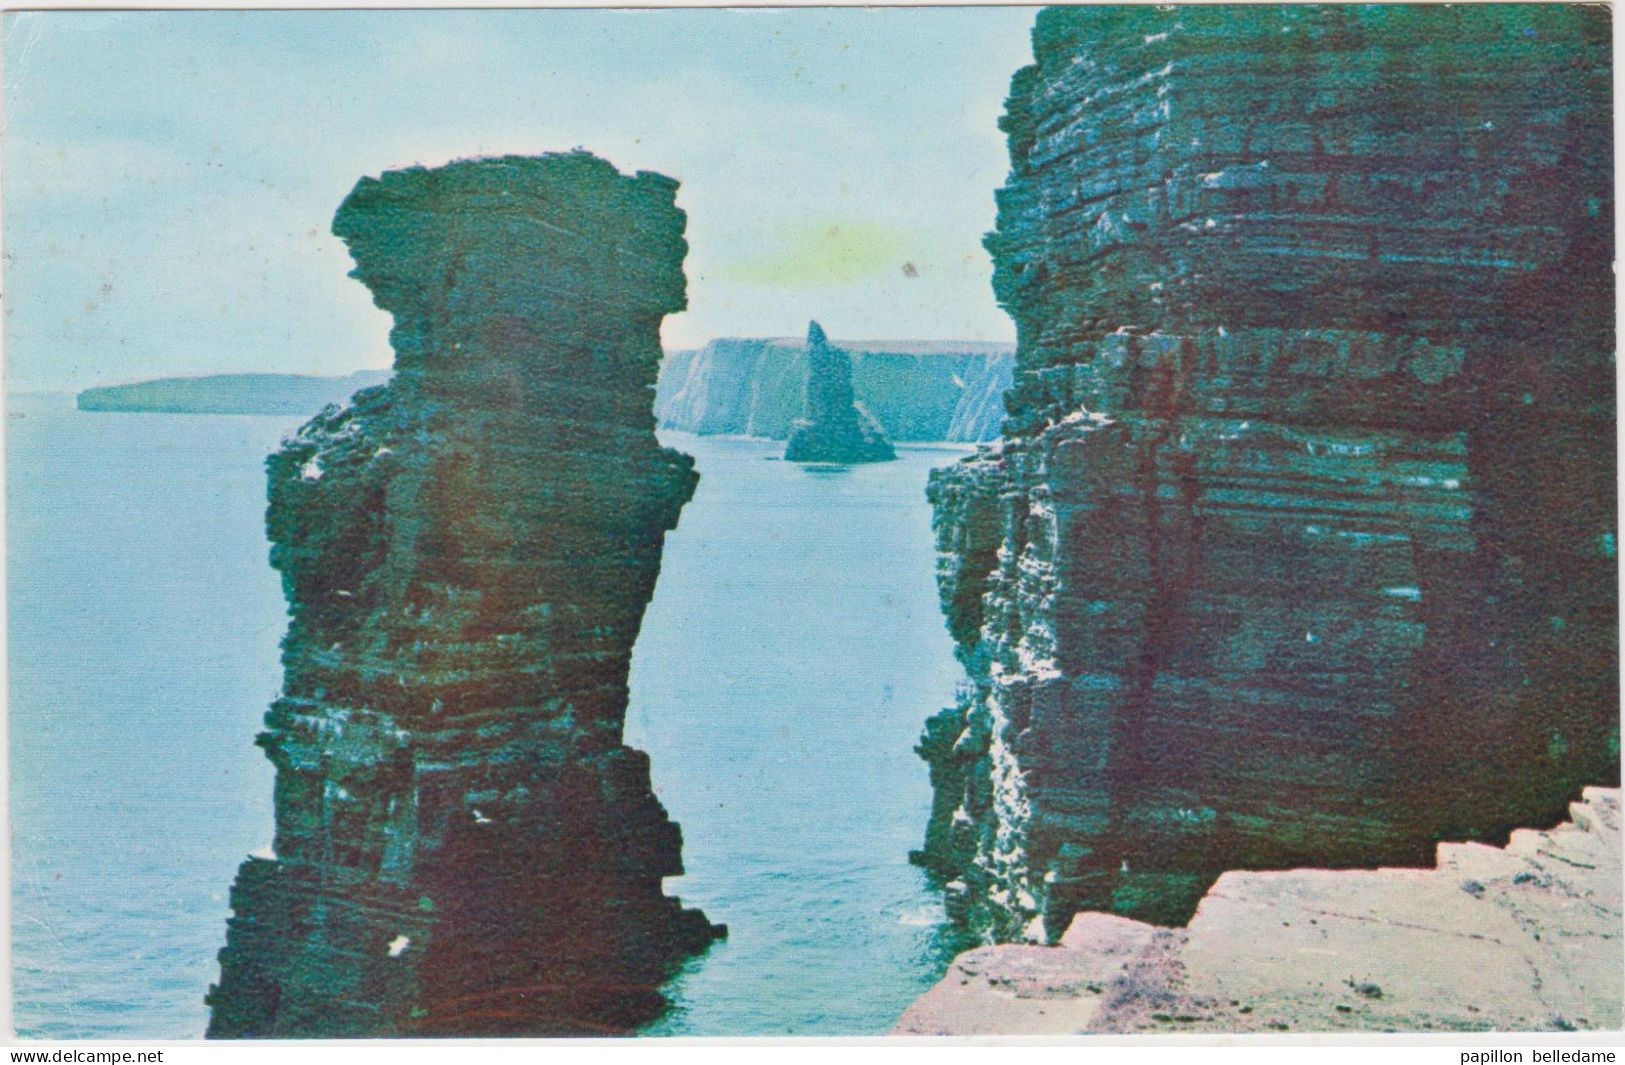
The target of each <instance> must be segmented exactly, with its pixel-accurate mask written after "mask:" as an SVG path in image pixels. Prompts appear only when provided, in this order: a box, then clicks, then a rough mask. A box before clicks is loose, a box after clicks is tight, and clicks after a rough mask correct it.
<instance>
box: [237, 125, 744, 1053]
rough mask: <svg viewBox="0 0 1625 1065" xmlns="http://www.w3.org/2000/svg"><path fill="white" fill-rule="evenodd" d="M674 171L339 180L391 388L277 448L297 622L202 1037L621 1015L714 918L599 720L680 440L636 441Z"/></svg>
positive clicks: (674, 512)
mask: <svg viewBox="0 0 1625 1065" xmlns="http://www.w3.org/2000/svg"><path fill="white" fill-rule="evenodd" d="M676 187H677V186H676V182H674V181H672V180H670V179H669V178H665V177H662V176H660V175H658V174H651V173H639V174H637V175H636V176H635V177H628V176H624V175H622V174H620V173H618V172H617V171H616V170H615V169H614V167H612V166H611V165H610V164H608V163H606V162H604V161H603V160H600V159H597V158H595V157H593V156H591V155H588V154H585V153H581V152H577V153H571V154H563V155H547V156H541V157H536V158H520V157H507V158H501V159H482V160H468V161H462V162H457V163H452V164H450V165H448V166H445V167H441V168H438V169H432V170H428V169H422V168H413V169H409V170H399V171H392V172H389V173H386V174H384V175H383V176H382V177H380V178H377V179H371V178H368V179H364V180H362V181H361V182H360V183H359V184H358V185H357V186H356V188H355V190H354V191H353V192H351V194H350V196H349V197H348V198H347V199H346V200H345V201H344V204H343V205H342V206H341V207H340V208H339V211H338V214H337V217H336V218H335V220H334V227H333V228H334V232H335V233H336V234H338V236H340V237H341V238H342V239H343V240H344V241H345V243H346V244H347V245H348V246H349V249H350V252H351V254H352V256H353V257H354V259H355V262H356V270H355V273H354V276H356V277H357V278H359V279H360V280H361V281H362V282H363V283H365V284H366V285H367V287H368V288H369V289H371V290H372V293H373V296H374V299H375V300H376V302H377V303H378V305H379V306H380V307H382V308H383V309H385V310H387V311H389V312H390V313H391V314H392V315H393V316H394V319H395V325H394V329H393V331H392V333H391V341H392V344H393V346H394V348H395V352H396V363H395V376H394V378H393V379H392V380H391V381H390V382H389V384H388V385H386V386H383V387H379V388H372V389H368V390H366V391H363V392H360V393H358V394H357V395H356V396H355V397H354V399H353V400H352V402H351V403H350V405H349V406H348V407H345V408H343V409H339V408H329V409H328V410H327V411H325V412H324V413H323V414H321V415H319V416H318V417H316V418H315V419H313V420H312V421H310V422H309V423H308V424H306V425H305V426H304V427H303V428H302V429H301V430H300V431H299V432H298V434H297V435H295V436H294V437H293V438H292V439H290V440H289V441H287V443H286V444H285V445H284V447H283V449H282V450H281V451H279V452H278V453H277V454H275V455H273V456H272V457H271V458H270V460H269V461H268V463H267V467H268V471H269V480H270V490H269V498H270V506H269V510H268V512H267V519H266V520H267V527H268V530H269V533H270V539H271V541H272V544H273V547H272V556H271V557H272V564H273V565H274V566H275V567H276V568H277V569H278V570H280V571H281V573H282V577H283V586H284V588H285V590H286V593H287V598H288V603H289V610H290V615H291V620H290V623H289V628H288V634H287V637H286V639H285V640H284V642H283V662H284V668H285V679H284V683H283V691H282V694H281V697H280V698H278V699H277V701H276V702H275V703H274V704H273V705H272V707H271V710H270V712H269V714H267V716H266V731H265V732H264V733H263V734H262V735H261V736H260V739H259V743H260V745H261V746H262V747H263V748H264V749H265V751H266V754H267V755H268V756H269V757H270V759H271V760H272V762H273V763H275V765H276V768H277V780H276V837H275V858H274V859H272V858H252V859H250V860H249V861H248V862H246V863H245V864H244V865H243V867H242V869H241V872H240V874H239V876H238V879H237V882H236V884H235V885H234V886H233V888H232V894H231V903H232V909H233V913H234V916H233V917H232V918H231V920H230V925H229V930H228V933H227V942H226V947H225V949H224V950H223V951H222V952H221V956H220V959H221V976H220V983H219V985H218V986H217V987H216V988H214V989H213V990H212V991H211V993H210V996H209V1003H210V1006H211V1007H212V1014H211V1020H210V1026H209V1034H210V1035H211V1036H215V1037H273V1036H323V1037H325V1036H406V1035H436V1034H445V1035H452V1034H456V1035H471V1034H478V1035H492V1034H536V1035H542V1034H589V1033H625V1032H629V1031H631V1030H632V1029H633V1028H635V1027H636V1026H637V1025H638V1024H641V1023H644V1022H645V1021H647V1020H649V1019H651V1018H652V1017H653V1016H655V1015H656V1014H657V1013H658V1011H659V1010H660V1009H661V1007H662V1004H663V1000H662V998H661V996H660V994H659V990H658V989H659V987H660V986H661V984H662V983H663V982H664V980H665V979H666V978H667V977H668V976H669V975H670V974H671V973H672V972H673V971H674V969H675V967H676V965H677V963H679V962H680V961H681V960H682V959H683V958H685V957H686V956H688V955H690V954H693V953H695V952H696V951H699V950H702V949H703V948H704V947H705V946H706V945H707V944H708V943H710V942H711V941H712V940H713V939H715V938H716V937H717V936H718V935H720V934H722V932H723V930H722V929H721V928H720V927H718V926H713V925H711V924H710V923H709V922H708V921H707V920H706V919H705V917H704V916H703V915H701V914H700V913H699V912H698V911H696V910H685V909H683V908H682V907H681V906H680V905H679V903H678V901H677V900H676V899H673V898H670V897H667V896H666V895H665V894H664V893H663V892H662V886H661V884H662V880H663V879H664V878H665V877H668V876H673V875H677V874H679V873H681V872H682V859H681V853H680V850H681V834H680V832H679V830H678V828H677V826H676V825H675V824H673V823H672V822H671V821H670V820H668V819H667V817H666V813H665V810H664V809H663V808H662V807H661V805H660V803H659V801H658V800H657V799H656V798H655V796H654V794H653V793H652V791H651V790H650V782H649V764H648V759H647V757H646V756H645V755H644V754H643V753H642V752H639V751H635V750H632V749H631V748H628V747H627V746H625V745H624V744H623V743H622V741H621V729H622V722H623V719H624V716H625V713H626V704H627V671H628V665H629V660H630V655H631V652H632V646H633V643H634V641H635V640H636V638H637V634H638V628H639V626H640V624H641V622H642V618H643V612H644V608H645V607H646V605H647V604H648V602H649V599H650V596H651V594H652V592H653V589H654V582H655V578H656V575H657V574H658V572H659V569H660V554H661V548H662V544H663V542H664V537H665V534H666V532H667V530H669V529H671V528H673V527H674V526H675V525H676V523H677V518H678V512H679V510H680V509H681V508H682V506H683V504H684V503H685V502H687V500H688V499H689V497H690V496H691V495H692V493H693V491H694V486H695V483H696V481H697V479H698V478H697V475H696V474H695V473H694V471H693V463H692V460H691V459H690V458H689V457H688V456H686V455H682V454H680V453H678V452H675V451H670V450H667V449H664V448H662V447H661V446H660V445H659V444H658V443H657V442H656V440H655V435H654V419H653V415H652V413H651V410H650V403H651V388H652V386H653V384H654V381H655V375H656V371H657V368H658V366H659V361H660V346H659V326H660V321H661V318H662V317H663V316H664V315H666V314H669V313H672V312H674V311H678V310H681V309H682V308H683V307H684V306H685V304H686V298H685V291H684V278H683V272H682V263H683V258H684V255H685V254H686V251H687V245H686V243H685V241H684V239H683V227H684V216H683V213H682V212H681V211H679V210H678V209H677V208H676V207H675V206H674V202H673V200H674V196H675V192H676Z"/></svg>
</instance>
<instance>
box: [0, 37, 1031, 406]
mask: <svg viewBox="0 0 1625 1065" xmlns="http://www.w3.org/2000/svg"><path fill="white" fill-rule="evenodd" d="M1033 17H1034V12H1033V9H1031V8H962V9H941V8H937V9H852V8H847V9H801V10H767V11H750V10H733V11H716V10H709V11H706V10H689V11H677V10H667V11H559V10H554V11H455V12H454V11H418V12H408V11H347V12H346V11H304V12H268V11H258V12H186V11H179V12H66V11H53V12H44V13H12V14H8V15H7V16H6V19H5V23H4V34H5V122H6V126H5V137H4V167H5V171H4V180H5V215H4V225H5V259H6V261H5V281H6V299H5V304H6V308H5V341H6V374H7V387H8V388H10V389H12V390H38V389H52V390H57V389H61V390H66V389H77V388H82V387H85V386H87V385H91V384H97V383H106V382H114V381H126V380H136V379H140V378H144V377H154V376H162V375H171V374H199V373H214V372H221V371H228V370H268V371H280V372H295V373H344V372H348V371H350V370H354V369H360V368H363V367H377V366H385V365H388V363H389V359H390V355H389V347H388V327H389V322H388V318H387V316H386V315H384V314H383V312H381V311H379V310H377V309H376V308H374V307H373V306H372V303H371V300H370V299H369V297H368V295H367V293H366V291H365V289H364V288H362V286H361V285H360V284H359V283H357V282H355V281H353V280H351V279H349V278H348V277H346V274H347V273H348V271H349V269H350V265H351V264H350V261H349V256H348V255H347V253H346V252H345V250H344V247H343V245H342V244H341V243H340V242H339V241H338V240H337V239H336V238H334V237H333V236H332V235H331V234H330V232H329V225H330V222H331V220H332V214H333V211H334V209H335V208H336V207H337V206H338V204H339V201H340V200H342V199H343V197H344V195H345V193H346V192H348V191H349V189H350V187H351V186H352V185H353V184H354V183H355V181H356V179H357V178H359V177H361V176H362V175H366V174H376V173H378V172H380V171H382V170H386V169H390V168H393V167H398V166H403V165H409V164H412V163H420V162H421V163H427V164H435V163H440V162H444V161H446V160H448V159H453V158H457V157H460V156H466V155H483V154H500V153H507V152H525V153H530V152H542V151H553V150H563V149H569V148H574V147H577V146H579V147H583V148H586V149H588V150H591V151H594V152H597V153H598V154H600V155H602V156H604V157H606V158H608V159H609V160H611V161H612V162H614V163H615V164H616V165H617V166H619V167H620V168H621V169H622V170H626V171H630V170H633V169H652V170H659V171H661V172H663V173H667V174H670V175H672V176H673V177H676V178H677V179H679V180H680V181H681V182H682V190H681V191H680V193H679V196H678V203H679V204H680V205H681V206H682V207H683V208H684V209H686V210H687V211H688V216H689V228H688V237H689V243H690V254H689V259H688V263H687V272H688V277H689V310H688V311H687V312H685V313H683V314H680V315H675V316H672V317H671V318H668V319H667V321H666V326H665V333H664V336H665V339H666V342H667V344H668V345H669V346H679V347H680V346H690V345H698V344H700V343H703V342H704V341H706V340H708V339H710V338H711V337H714V336H757V335H783V334H793V333H799V332H800V331H802V330H803V329H805V327H806V322H807V320H808V319H809V318H817V319H819V320H820V321H821V322H823V323H824V325H825V326H826V328H827V329H828V330H829V331H830V333H831V335H833V336H836V337H849V338H930V339H946V338H963V339H978V338H983V339H1000V340H1003V339H1009V338H1010V337H1011V336H1012V335H1013V331H1012V329H1011V326H1010V323H1009V321H1008V319H1007V318H1006V317H1005V316H1004V314H1003V313H1002V312H1000V311H999V309H998V307H997V306H996V305H995V303H994V302H993V298H992V294H991V292H990V291H989V288H988V278H989V275H990V266H989V264H988V260H987V255H986V253H985V252H984V251H983V250H982V247H981V237H982V234H983V233H984V232H985V231H986V230H987V229H988V228H989V227H990V226H991V225H992V221H993V190H994V189H995V188H996V187H998V186H999V185H1000V184H1002V182H1003V180H1004V175H1005V170H1006V163H1007V160H1006V157H1005V154H1004V144H1003V138H1002V135H1001V134H1000V133H999V132H998V129H997V127H996V125H995V123H996V121H997V118H998V115H999V112H1000V109H1001V107H1002V103H1003V100H1004V96H1005V92H1006V90H1007V88H1008V86H1009V79H1010V75H1011V74H1012V73H1013V72H1014V71H1015V70H1016V68H1017V67H1019V66H1021V65H1023V64H1024V63H1026V62H1028V61H1029V57H1030V50H1029V43H1028V31H1029V30H1030V28H1031V25H1032V21H1033ZM905 263H908V264H912V265H913V267H914V269H913V271H912V272H913V273H914V274H916V275H917V276H912V277H911V276H909V274H908V272H905V270H904V269H903V266H904V264H905Z"/></svg>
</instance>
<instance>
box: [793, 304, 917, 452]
mask: <svg viewBox="0 0 1625 1065" xmlns="http://www.w3.org/2000/svg"><path fill="white" fill-rule="evenodd" d="M896 457H897V452H895V451H893V450H892V446H891V441H889V440H887V439H886V434H885V432H883V431H882V430H881V428H880V425H879V423H878V422H876V421H875V420H874V418H872V417H870V416H869V412H868V411H867V410H865V409H864V408H863V405H862V404H861V403H859V402H857V399H856V398H855V397H854V396H853V394H852V360H851V359H850V358H848V357H847V354H846V352H844V351H842V350H841V349H840V348H837V347H832V346H831V345H830V343H829V340H828V338H826V337H825V336H824V330H823V327H822V326H820V325H819V324H818V323H817V322H812V323H809V324H808V326H807V416H806V417H805V418H804V419H802V420H801V421H798V422H796V423H795V425H794V426H792V428H791V432H790V443H789V444H788V445H787V446H786V447H785V449H784V458H785V460H786V461H787V462H827V463H836V464H840V465H851V464H854V463H859V462H889V461H890V460H892V459H894V458H896Z"/></svg>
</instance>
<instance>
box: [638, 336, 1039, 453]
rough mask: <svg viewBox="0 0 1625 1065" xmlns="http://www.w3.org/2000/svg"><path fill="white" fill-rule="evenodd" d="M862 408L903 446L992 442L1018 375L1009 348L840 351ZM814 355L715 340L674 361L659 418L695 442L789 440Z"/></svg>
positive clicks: (796, 348) (765, 343)
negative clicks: (727, 437)
mask: <svg viewBox="0 0 1625 1065" xmlns="http://www.w3.org/2000/svg"><path fill="white" fill-rule="evenodd" d="M836 346H837V347H839V348H841V349H842V350H843V351H845V352H846V353H847V355H848V357H849V358H850V359H851V361H852V388H853V392H854V393H855V394H856V396H857V399H858V401H859V402H860V403H862V404H863V405H864V407H865V409H867V410H868V411H869V413H870V414H871V415H873V416H874V418H875V421H877V422H878V423H879V424H880V427H881V429H882V430H883V431H884V432H885V434H886V435H887V436H888V437H890V438H891V439H893V440H914V441H928V440H929V441H959V442H974V441H981V440H991V439H993V438H994V437H996V436H998V435H999V426H1000V425H1001V424H1002V423H1003V421H1004V393H1005V390H1006V389H1007V388H1009V387H1010V382H1011V380H1012V374H1013V371H1014V369H1015V353H1014V351H1013V349H1012V348H1011V347H1010V345H1006V344H974V343H969V342H960V343H955V342H950V341H919V342H897V343H884V342H876V341H840V342H839V343H838V344H837V345H836ZM806 380H807V346H806V344H805V343H804V342H803V341H801V340H792V339H778V340H713V341H711V343H709V344H707V345H706V346H705V347H704V348H702V349H700V350H699V351H681V352H672V353H671V354H670V355H668V356H667V358H666V363H665V365H664V366H663V367H662V370H661V374H660V384H659V389H658V391H657V393H656V398H655V416H656V417H657V418H658V419H659V421H660V424H661V425H662V426H664V427H667V428H671V429H682V430H685V431H687V432H692V433H702V434H713V433H714V434H729V433H735V434H740V435H744V436H761V437H766V438H768V439H772V440H783V439H786V438H787V437H788V436H789V435H790V424H791V423H792V422H794V421H795V420H796V419H797V418H799V417H801V415H802V397H803V395H804V393H805V389H806Z"/></svg>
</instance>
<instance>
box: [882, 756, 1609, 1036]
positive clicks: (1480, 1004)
mask: <svg viewBox="0 0 1625 1065" xmlns="http://www.w3.org/2000/svg"><path fill="white" fill-rule="evenodd" d="M1619 802H1620V795H1619V790H1618V789H1617V788H1615V789H1602V788H1588V789H1587V790H1586V792H1585V798H1584V801H1582V802H1577V803H1575V804H1574V807H1573V811H1572V816H1573V820H1572V821H1571V822H1570V823H1568V824H1565V825H1563V826H1561V827H1560V828H1558V829H1556V830H1555V831H1552V832H1529V833H1527V834H1522V835H1520V837H1519V839H1520V843H1521V845H1519V844H1515V845H1514V846H1512V847H1508V848H1506V849H1497V848H1490V847H1483V846H1479V845H1477V844H1444V845H1442V846H1440V847H1439V850H1438V855H1437V867H1436V868H1434V869H1427V870H1423V869H1379V870H1371V871H1367V870H1360V871H1328V870H1296V871H1293V872H1269V873H1226V874H1225V875H1224V876H1222V877H1220V878H1219V881H1218V883H1217V884H1215V885H1214V886H1213V889H1212V890H1211V891H1210V892H1209V893H1208V895H1207V897H1206V898H1204V899H1203V900H1202V902H1201V905H1200V906H1199V907H1198V908H1197V911H1196V916H1195V919H1194V920H1192V921H1191V923H1190V927H1189V928H1188V929H1184V928H1181V929H1159V928H1155V927H1153V926H1151V925H1147V924H1141V923H1139V922H1135V921H1127V920H1125V919H1123V918H1121V917H1112V916H1109V915H1107V914H1101V913H1080V914H1078V916H1077V917H1076V918H1074V919H1073V921H1072V926H1071V928H1070V929H1068V931H1067V933H1066V935H1065V937H1064V938H1063V939H1062V941H1061V945H1060V946H1059V947H1032V946H997V947H984V948H982V949H980V950H976V951H972V952H970V953H967V954H963V955H961V956H960V957H959V958H958V959H956V960H955V962H954V964H953V967H952V968H951V969H949V971H948V975H947V976H945V977H944V978H943V979H942V981H941V982H940V983H938V984H937V986H936V987H934V988H932V989H931V991H929V992H927V993H926V994H925V995H924V996H922V997H921V998H920V999H919V1000H917V1001H916V1002H915V1003H914V1004H913V1005H912V1006H910V1007H909V1009H908V1011H907V1012H906V1013H905V1014H904V1015H903V1017H902V1019H901V1020H900V1021H899V1023H898V1026H897V1028H896V1033H897V1034H900V1035H1036V1034H1050V1035H1061V1034H1075V1033H1083V1032H1091V1033H1106V1032H1111V1033H1123V1032H1142V1033H1143V1032H1270V1031H1295V1032H1329V1031H1351V1030H1352V1031H1509V1030H1510V1031H1569V1030H1573V1029H1601V1030H1615V1029H1618V1028H1619V1027H1620V1025H1621V1023H1622V1020H1625V1018H1622V1017H1621V1003H1622V1001H1625V977H1622V974H1625V946H1622V941H1621V934H1620V933H1621V922H1622V920H1625V907H1622V905H1621V898H1620V862H1621V849H1620V817H1619ZM1576 852H1583V853H1585V854H1586V855H1587V856H1588V857H1589V858H1590V859H1591V860H1590V861H1580V862H1577V861H1574V860H1573V858H1572V856H1573V855H1574V854H1575V853H1576ZM1464 854H1467V855H1471V857H1470V858H1469V859H1467V861H1466V863H1465V864H1464V863H1463V855H1464ZM1469 870H1470V871H1471V872H1472V873H1473V874H1474V875H1475V876H1476V877H1478V878H1479V879H1478V880H1477V881H1475V882H1476V883H1477V884H1478V891H1477V892H1474V893H1468V892H1466V891H1463V890H1462V884H1463V882H1464V880H1463V875H1462V874H1463V872H1464V871H1469Z"/></svg>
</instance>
